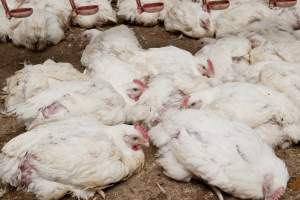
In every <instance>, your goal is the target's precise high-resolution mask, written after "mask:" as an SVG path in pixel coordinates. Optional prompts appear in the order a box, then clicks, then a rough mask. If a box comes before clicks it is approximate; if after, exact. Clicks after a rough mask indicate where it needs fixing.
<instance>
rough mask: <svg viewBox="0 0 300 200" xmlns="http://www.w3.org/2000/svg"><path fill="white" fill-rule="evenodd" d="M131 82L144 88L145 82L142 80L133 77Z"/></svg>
mask: <svg viewBox="0 0 300 200" xmlns="http://www.w3.org/2000/svg"><path fill="white" fill-rule="evenodd" d="M133 82H134V83H135V84H137V85H138V86H140V87H141V88H143V89H145V88H146V87H147V86H146V84H145V83H144V82H143V81H141V80H139V79H134V80H133Z"/></svg>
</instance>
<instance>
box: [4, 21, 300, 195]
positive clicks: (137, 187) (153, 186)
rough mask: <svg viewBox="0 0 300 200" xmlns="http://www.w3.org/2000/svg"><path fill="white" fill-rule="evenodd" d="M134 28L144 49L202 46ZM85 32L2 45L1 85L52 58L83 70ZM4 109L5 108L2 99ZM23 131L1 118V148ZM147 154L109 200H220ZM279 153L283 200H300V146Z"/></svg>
mask: <svg viewBox="0 0 300 200" xmlns="http://www.w3.org/2000/svg"><path fill="white" fill-rule="evenodd" d="M133 28H134V31H135V32H136V34H137V36H138V39H139V41H140V43H141V45H142V46H143V47H144V48H150V47H162V46H166V45H174V46H177V47H180V48H183V49H186V50H188V51H190V52H191V53H195V52H196V51H197V50H199V49H200V48H201V45H202V44H201V42H200V41H199V40H194V39H190V38H186V37H179V35H176V34H169V33H167V32H165V31H164V29H163V28H162V27H160V26H156V27H151V28H144V27H133ZM81 31H82V30H80V29H78V28H74V29H72V30H69V31H68V33H67V36H66V39H65V40H64V41H63V42H61V43H60V44H59V45H57V46H53V47H50V48H48V49H47V50H46V51H43V52H32V51H29V50H26V49H24V48H16V47H14V46H13V45H12V44H10V43H9V44H2V43H1V44H0V55H1V57H0V84H3V83H4V81H5V79H6V78H7V77H9V76H11V75H12V74H13V73H14V72H15V71H17V70H19V69H21V68H22V67H23V63H24V62H26V63H32V64H38V63H42V62H44V61H45V60H46V59H48V58H51V59H53V60H55V61H57V62H69V63H72V64H73V65H74V66H75V67H76V68H78V69H80V70H83V68H82V67H81V65H80V57H81V53H82V49H81V48H80V47H79V43H78V39H79V34H80V32H81ZM0 108H3V102H1V100H0ZM23 131H24V126H23V124H21V123H18V122H17V121H16V120H15V118H13V117H5V116H1V115H0V148H2V147H3V145H4V144H5V143H6V142H8V141H9V140H10V139H12V138H13V137H16V136H17V135H19V134H21V133H22V132H23ZM74 153H76V152H74ZM145 153H146V160H147V161H146V165H145V167H144V169H143V170H142V172H141V173H139V174H137V175H135V176H134V177H132V178H130V179H129V180H128V181H126V182H122V183H119V184H116V185H115V186H114V187H111V188H109V189H107V190H105V193H106V199H107V200H217V198H216V196H215V195H214V193H213V192H212V191H211V189H210V188H209V187H208V186H206V185H205V184H203V183H201V182H200V181H192V182H191V183H180V182H176V181H173V180H171V179H169V178H167V177H166V176H164V174H163V173H162V171H161V169H160V168H159V167H158V166H157V165H156V164H155V148H154V147H151V148H149V149H146V150H145ZM277 153H278V155H279V156H280V157H281V158H282V159H284V160H285V162H286V164H287V166H288V169H289V173H290V176H291V179H290V182H289V186H288V190H287V192H286V194H285V195H284V197H283V198H282V200H300V146H299V145H298V146H294V147H293V148H290V149H287V150H284V151H283V150H281V151H277ZM248 176H251V174H249V175H248ZM0 188H6V190H7V192H6V193H5V194H4V196H2V197H0V199H3V200H35V197H34V196H33V195H32V194H30V193H25V192H22V191H16V189H14V188H11V187H8V186H3V185H2V186H1V187H0ZM224 198H225V200H236V198H233V197H230V196H229V195H224ZM97 199H99V200H100V199H102V198H101V197H100V196H96V197H95V200H97ZM63 200H75V198H72V197H70V196H66V197H65V198H63Z"/></svg>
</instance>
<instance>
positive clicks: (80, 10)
mask: <svg viewBox="0 0 300 200" xmlns="http://www.w3.org/2000/svg"><path fill="white" fill-rule="evenodd" d="M69 2H70V4H71V6H72V10H73V11H74V12H75V13H76V15H94V14H96V13H97V12H98V11H99V6H98V5H87V6H79V7H77V6H76V4H75V2H74V0H69Z"/></svg>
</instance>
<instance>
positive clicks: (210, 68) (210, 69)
mask: <svg viewBox="0 0 300 200" xmlns="http://www.w3.org/2000/svg"><path fill="white" fill-rule="evenodd" d="M207 66H208V68H207V71H208V75H209V76H210V75H215V69H214V64H213V63H212V61H211V59H207Z"/></svg>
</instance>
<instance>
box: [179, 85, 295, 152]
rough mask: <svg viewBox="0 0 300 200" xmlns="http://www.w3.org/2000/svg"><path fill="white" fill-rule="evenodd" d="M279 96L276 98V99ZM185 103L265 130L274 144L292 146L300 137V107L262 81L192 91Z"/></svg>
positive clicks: (265, 134) (267, 138)
mask: <svg viewBox="0 0 300 200" xmlns="http://www.w3.org/2000/svg"><path fill="white" fill-rule="evenodd" d="M274 99H276V101H274ZM184 106H185V107H188V108H194V109H209V110H210V111H211V112H214V113H217V114H219V115H221V116H224V117H227V118H228V119H231V120H236V121H240V122H243V123H245V124H247V125H248V126H250V127H252V128H254V129H259V130H262V131H261V132H259V133H260V134H262V135H261V137H262V138H263V139H264V141H265V142H266V143H268V144H270V145H271V146H277V145H280V146H281V147H284V148H285V147H288V145H289V143H293V142H294V143H297V142H298V141H299V140H300V134H299V131H298V130H299V128H300V114H299V113H300V111H299V109H298V108H297V106H296V105H295V104H294V103H293V102H292V101H290V99H289V98H287V96H285V95H284V94H283V93H280V92H277V91H275V90H272V89H270V88H267V87H264V86H262V85H256V84H250V83H240V82H235V83H226V84H223V85H220V86H218V87H215V88H212V89H208V90H205V91H203V90H201V91H199V92H195V93H192V94H191V95H190V97H189V98H188V99H186V101H185V102H184Z"/></svg>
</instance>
